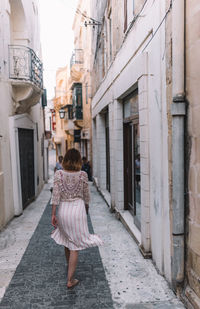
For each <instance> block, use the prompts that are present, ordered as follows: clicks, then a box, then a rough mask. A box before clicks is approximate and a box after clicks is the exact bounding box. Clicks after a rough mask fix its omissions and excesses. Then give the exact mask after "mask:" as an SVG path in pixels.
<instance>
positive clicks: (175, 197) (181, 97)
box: [171, 0, 186, 292]
mask: <svg viewBox="0 0 200 309" xmlns="http://www.w3.org/2000/svg"><path fill="white" fill-rule="evenodd" d="M184 28H185V1H184V0H175V1H173V2H172V82H173V86H172V96H173V102H172V106H171V114H172V217H173V224H172V286H173V289H174V290H175V291H176V292H178V289H179V287H180V286H181V284H182V283H183V281H184V223H185V219H184V121H185V114H186V103H185V79H184V74H185V53H184V50H185V29H184Z"/></svg>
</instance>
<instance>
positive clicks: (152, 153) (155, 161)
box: [92, 0, 171, 281]
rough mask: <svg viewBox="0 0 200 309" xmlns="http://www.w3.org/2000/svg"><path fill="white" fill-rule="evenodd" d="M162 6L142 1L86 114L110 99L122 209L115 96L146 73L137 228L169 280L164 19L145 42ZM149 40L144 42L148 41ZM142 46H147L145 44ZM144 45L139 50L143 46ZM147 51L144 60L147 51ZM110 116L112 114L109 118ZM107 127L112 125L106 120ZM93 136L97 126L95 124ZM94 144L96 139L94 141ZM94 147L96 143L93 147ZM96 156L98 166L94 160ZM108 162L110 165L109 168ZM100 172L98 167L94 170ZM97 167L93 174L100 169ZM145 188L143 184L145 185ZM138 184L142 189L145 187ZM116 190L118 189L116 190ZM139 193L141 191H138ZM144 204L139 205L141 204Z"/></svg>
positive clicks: (119, 110)
mask: <svg viewBox="0 0 200 309" xmlns="http://www.w3.org/2000/svg"><path fill="white" fill-rule="evenodd" d="M166 9H167V8H166V7H165V3H164V1H163V2H161V1H150V0H149V1H148V2H147V4H146V6H145V9H144V11H143V15H144V17H143V18H140V19H138V20H137V22H136V23H135V24H134V26H133V28H132V30H131V32H130V33H129V35H128V37H127V39H126V40H125V42H124V44H123V46H122V47H121V48H120V50H119V51H118V53H117V55H116V58H115V60H114V62H113V63H112V65H111V67H110V69H109V71H108V72H107V75H106V76H105V78H104V79H103V80H102V81H101V84H100V87H99V88H98V90H97V92H96V94H95V96H94V97H93V100H92V117H97V118H98V117H99V113H100V112H101V110H102V109H103V108H105V107H106V106H107V105H108V103H109V102H112V101H113V100H114V108H113V111H112V112H113V118H114V119H113V123H114V129H113V132H114V135H113V138H112V139H111V140H112V141H111V143H112V145H111V153H114V156H113V158H114V159H113V160H114V163H112V165H113V166H115V168H113V167H112V175H114V177H113V180H112V184H111V190H112V191H113V190H115V192H114V193H113V192H111V196H112V201H113V200H114V201H113V203H114V204H115V206H116V207H119V209H123V135H122V104H121V103H120V99H121V98H122V97H123V96H125V95H126V94H127V91H128V90H129V89H130V88H131V87H133V86H134V84H135V83H137V82H138V81H139V80H140V78H142V77H143V76H145V75H146V74H147V76H148V78H147V85H146V90H147V91H148V93H147V94H146V102H145V99H144V96H142V95H141V93H142V89H141V87H143V86H142V84H140V83H139V87H140V88H139V89H138V91H139V102H140V107H141V106H142V104H146V103H147V104H148V109H147V111H146V112H145V113H143V114H142V113H141V111H140V115H139V117H140V122H141V123H142V122H143V124H144V123H145V121H146V123H148V127H147V126H142V125H141V135H142V136H143V137H144V136H147V138H148V140H149V148H148V149H147V145H148V143H145V144H143V148H142V149H143V150H142V151H143V154H145V153H146V152H148V153H149V158H148V160H147V159H146V158H145V155H143V159H142V160H143V162H142V163H143V168H144V167H146V168H148V166H149V174H148V175H147V176H145V174H144V175H143V176H142V177H143V180H142V183H143V185H144V186H146V185H149V191H148V190H146V193H145V195H143V201H146V202H145V203H146V205H145V206H146V208H147V209H145V208H143V212H144V222H145V225H143V226H144V228H143V229H142V233H143V234H144V235H143V241H144V238H145V239H146V245H147V247H148V246H150V245H151V250H152V255H153V260H154V261H155V263H156V266H157V267H158V269H159V270H160V272H161V273H163V274H164V275H165V276H166V277H167V279H168V280H169V281H170V278H171V274H170V271H171V270H170V267H171V266H170V262H171V261H170V256H171V248H170V222H169V192H168V186H169V184H168V129H167V112H166V93H165V92H166V91H165V23H164V24H163V26H162V27H161V28H160V30H159V31H158V33H157V34H156V35H155V37H154V38H153V39H152V41H150V40H151V37H152V33H154V32H155V30H156V29H157V27H158V26H159V24H160V22H161V20H162V19H163V17H164V15H165V12H166ZM148 43H149V44H148ZM147 44H148V46H146V45H147ZM144 49H145V50H144ZM146 53H147V54H148V62H147V59H146V57H147V55H146ZM110 119H112V117H110ZM112 125H113V124H112ZM97 135H98V126H97ZM97 143H98V139H97ZM98 147H99V145H97V149H98ZM99 162H100V161H99V160H98V164H99ZM112 165H111V166H112ZM99 171H100V168H99ZM99 171H97V177H98V178H99V177H100V173H99ZM145 188H146V187H145ZM145 188H144V189H145ZM120 190H121V192H120ZM144 191H145V190H144ZM143 206H144V205H143Z"/></svg>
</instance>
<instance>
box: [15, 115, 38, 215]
mask: <svg viewBox="0 0 200 309" xmlns="http://www.w3.org/2000/svg"><path fill="white" fill-rule="evenodd" d="M9 128H10V152H11V166H12V181H13V200H14V214H15V216H19V215H20V214H22V212H23V207H22V189H21V172H20V157H19V138H18V128H22V129H32V130H33V132H34V166H35V174H34V182H35V196H36V195H37V127H36V123H35V122H33V121H32V120H31V119H30V117H29V115H28V114H21V115H15V116H11V117H9Z"/></svg>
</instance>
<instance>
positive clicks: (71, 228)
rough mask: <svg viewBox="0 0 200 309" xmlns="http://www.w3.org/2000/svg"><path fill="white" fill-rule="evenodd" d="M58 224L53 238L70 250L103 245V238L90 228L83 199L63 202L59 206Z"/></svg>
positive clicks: (52, 235)
mask: <svg viewBox="0 0 200 309" xmlns="http://www.w3.org/2000/svg"><path fill="white" fill-rule="evenodd" d="M57 218H58V226H57V228H56V229H55V230H54V231H53V232H52V234H51V238H53V239H54V240H55V242H56V243H57V244H59V245H63V246H65V247H66V248H68V249H69V250H83V249H86V248H89V247H95V246H101V245H102V244H103V242H102V240H101V238H100V237H99V236H98V235H96V234H90V233H89V230H88V223H87V215H86V211H85V204H84V201H83V200H82V199H75V200H72V201H67V202H61V203H60V205H59V208H58V214H57Z"/></svg>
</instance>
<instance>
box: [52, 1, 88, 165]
mask: <svg viewBox="0 0 200 309" xmlns="http://www.w3.org/2000/svg"><path fill="white" fill-rule="evenodd" d="M89 4H90V3H89V2H88V1H82V0H80V1H79V2H78V6H77V12H76V14H75V17H74V22H73V27H72V28H73V32H74V50H73V52H72V56H71V60H70V64H69V67H66V68H61V69H59V70H58V71H57V75H56V95H55V98H54V108H55V110H56V135H55V138H54V142H55V144H56V149H57V156H58V155H64V154H65V152H66V150H67V149H68V148H72V147H75V148H77V149H78V150H79V151H80V152H81V156H82V157H83V156H84V157H86V158H87V160H88V161H91V159H92V147H91V139H92V136H91V90H92V86H91V74H90V70H91V57H90V50H91V41H90V31H91V29H89V31H87V29H86V26H85V24H84V21H85V18H84V16H83V15H84V12H86V11H87V12H88V11H89V9H90V6H89ZM60 112H61V117H63V118H62V119H60ZM63 112H64V113H63ZM62 113H63V115H62Z"/></svg>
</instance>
